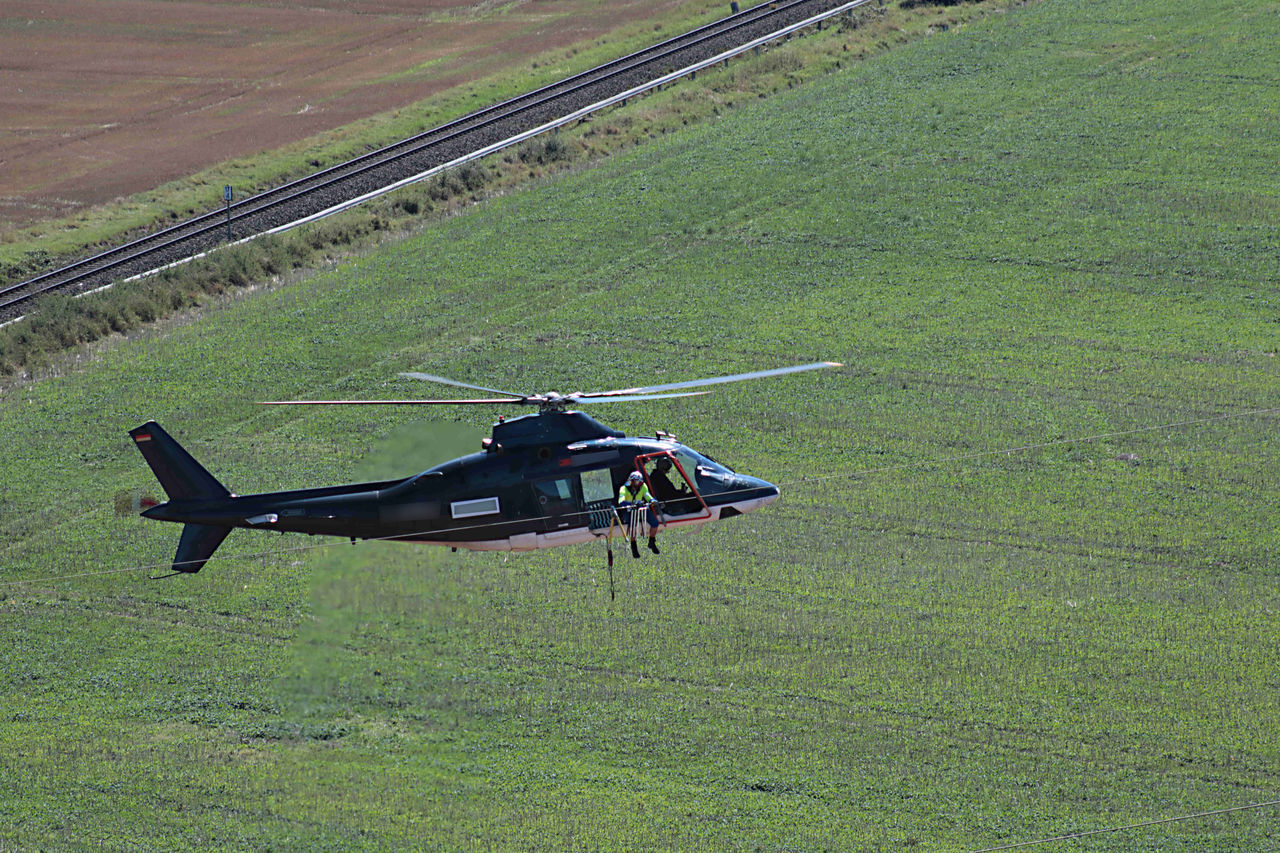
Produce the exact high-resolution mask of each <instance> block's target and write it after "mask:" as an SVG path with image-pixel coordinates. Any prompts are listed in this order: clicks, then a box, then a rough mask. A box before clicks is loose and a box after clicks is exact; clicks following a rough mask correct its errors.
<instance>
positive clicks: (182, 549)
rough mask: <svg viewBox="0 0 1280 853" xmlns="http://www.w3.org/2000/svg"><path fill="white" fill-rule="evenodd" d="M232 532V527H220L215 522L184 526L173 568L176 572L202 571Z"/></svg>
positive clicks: (174, 556)
mask: <svg viewBox="0 0 1280 853" xmlns="http://www.w3.org/2000/svg"><path fill="white" fill-rule="evenodd" d="M230 532H231V528H230V527H219V526H218V525H215V524H188V525H186V526H184V527H183V528H182V538H181V539H179V540H178V552H177V553H176V554H174V555H173V570H174V571H175V572H198V571H200V570H201V569H202V568H204V564H205V563H207V562H209V558H210V557H212V556H213V552H214V551H216V550H218V546H219V545H221V544H222V540H223V539H226V538H227V534H228V533H230Z"/></svg>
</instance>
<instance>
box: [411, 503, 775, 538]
mask: <svg viewBox="0 0 1280 853" xmlns="http://www.w3.org/2000/svg"><path fill="white" fill-rule="evenodd" d="M777 499H778V496H777V495H770V496H769V497H767V498H755V499H753V500H749V501H738V502H737V503H731V504H723V505H721V506H713V507H710V510H711V515H709V516H694V517H693V518H688V519H683V518H671V517H669V516H667V517H664V518H663V520H662V528H663V529H666V528H669V527H696V526H698V525H699V524H706V523H707V522H709V521H719V520H720V513H721V512H722V511H723V510H724V509H725V507H733V508H734V509H735V510H737V511H738V512H740V513H748V512H752V511H754V510H757V509H760V508H761V507H763V506H768V505H769V504H771V503H773V502H774V501H775V500H777ZM606 535H608V530H607V529H606V530H597V531H593V530H591V529H590V528H588V527H570V528H567V529H565V530H555V531H552V532H551V533H519V534H516V535H515V536H508V537H506V538H505V539H481V540H478V541H476V540H472V541H468V542H442V541H440V540H438V539H432V540H430V542H429V544H431V545H447V546H449V547H451V548H465V549H466V550H468V551H538V550H541V549H544V548H559V547H560V546H561V545H581V544H582V543H584V542H590V541H591V540H593V539H600V538H603V537H605V536H606Z"/></svg>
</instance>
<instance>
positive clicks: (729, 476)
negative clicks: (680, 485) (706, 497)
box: [675, 447, 734, 494]
mask: <svg viewBox="0 0 1280 853" xmlns="http://www.w3.org/2000/svg"><path fill="white" fill-rule="evenodd" d="M675 453H676V459H677V460H679V462H680V467H681V468H683V469H684V472H685V473H686V474H688V475H689V476H690V477H692V478H693V481H694V483H693V484H694V486H695V487H696V488H697V490H698V491H699V492H702V493H703V494H715V493H716V492H723V491H727V490H728V489H731V488H733V486H732V481H733V478H734V473H733V471H731V470H729V469H728V468H726V467H725V466H724V465H721V464H720V463H719V462H716V461H714V460H713V459H710V458H709V457H706V456H703V455H702V454H701V453H698V452H696V451H693V450H690V449H689V448H687V447H681V448H680V449H679V450H677V451H676V452H675Z"/></svg>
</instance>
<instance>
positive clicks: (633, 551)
mask: <svg viewBox="0 0 1280 853" xmlns="http://www.w3.org/2000/svg"><path fill="white" fill-rule="evenodd" d="M631 556H633V557H635V558H636V559H637V560H638V559H640V549H639V548H637V547H636V540H634V539H632V540H631Z"/></svg>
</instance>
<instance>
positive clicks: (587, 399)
mask: <svg viewBox="0 0 1280 853" xmlns="http://www.w3.org/2000/svg"><path fill="white" fill-rule="evenodd" d="M710 393H711V392H710V391H685V392H684V393H682V394H627V395H625V396H622V397H600V396H597V395H593V394H588V395H584V396H582V397H578V396H568V397H566V398H565V399H566V400H568V401H569V402H570V403H627V402H630V401H631V400H661V399H663V398H664V397H701V396H702V395H703V394H710Z"/></svg>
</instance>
